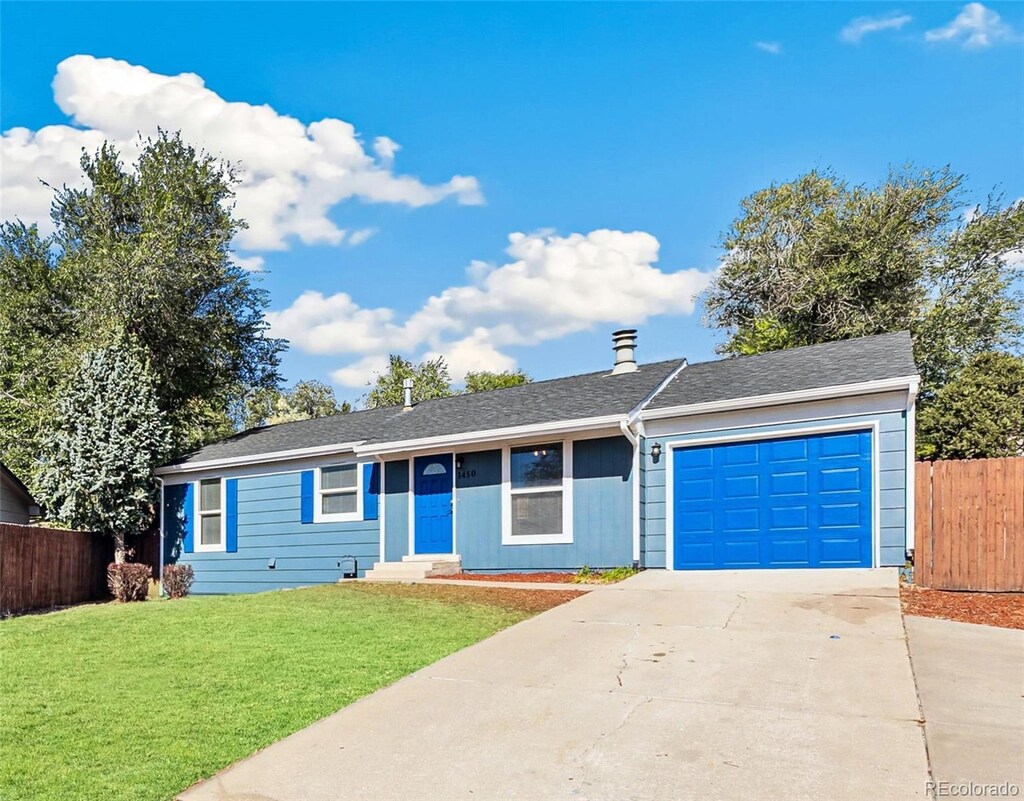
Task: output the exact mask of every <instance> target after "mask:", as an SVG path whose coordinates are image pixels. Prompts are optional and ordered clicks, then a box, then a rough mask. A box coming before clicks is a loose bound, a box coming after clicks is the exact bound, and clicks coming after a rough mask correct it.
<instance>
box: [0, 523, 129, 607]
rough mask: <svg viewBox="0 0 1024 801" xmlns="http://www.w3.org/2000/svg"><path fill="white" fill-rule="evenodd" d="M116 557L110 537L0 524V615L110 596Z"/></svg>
mask: <svg viewBox="0 0 1024 801" xmlns="http://www.w3.org/2000/svg"><path fill="white" fill-rule="evenodd" d="M112 558H113V544H112V542H111V541H110V540H109V539H108V538H106V537H101V536H98V535H94V534H89V533H87V532H83V531H65V530H62V529H51V528H43V527H41V526H22V525H18V524H15V523H0V616H2V615H8V614H16V613H19V612H27V611H29V610H32V609H46V608H50V607H53V606H66V605H70V604H76V603H82V602H84V601H93V600H96V599H97V598H103V597H106V596H107V581H106V569H107V564H108V563H109V562H110V561H111V559H112Z"/></svg>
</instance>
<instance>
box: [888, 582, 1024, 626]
mask: <svg viewBox="0 0 1024 801" xmlns="http://www.w3.org/2000/svg"><path fill="white" fill-rule="evenodd" d="M900 600H901V601H902V606H903V614H905V615H920V616H921V617H937V618H941V619H943V620H958V621H960V622H961V623H981V624H984V625H986V626H999V627H1000V628H1004V629H1024V593H1019V592H953V591H949V590H929V589H924V588H922V587H914V586H909V585H903V586H901V587H900Z"/></svg>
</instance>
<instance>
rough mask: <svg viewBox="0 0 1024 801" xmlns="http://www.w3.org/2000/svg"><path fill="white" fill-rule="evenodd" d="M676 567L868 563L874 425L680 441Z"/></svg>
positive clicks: (676, 479)
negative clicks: (718, 441)
mask: <svg viewBox="0 0 1024 801" xmlns="http://www.w3.org/2000/svg"><path fill="white" fill-rule="evenodd" d="M673 472H674V476H673V480H674V482H675V483H674V485H673V493H674V498H673V504H674V506H675V509H674V510H673V515H674V517H673V523H674V526H673V527H674V543H673V545H674V553H673V562H674V565H675V568H676V569H677V570H707V569H716V568H718V569H721V568H728V569H735V568H757V567H762V568H763V567H871V561H872V560H871V432H870V431H852V432H851V431H844V432H840V433H834V434H819V435H814V436H805V437H787V438H785V439H769V440H760V441H757V442H735V443H728V444H722V445H707V446H703V447H695V448H679V449H677V450H676V451H675V452H674V454H673Z"/></svg>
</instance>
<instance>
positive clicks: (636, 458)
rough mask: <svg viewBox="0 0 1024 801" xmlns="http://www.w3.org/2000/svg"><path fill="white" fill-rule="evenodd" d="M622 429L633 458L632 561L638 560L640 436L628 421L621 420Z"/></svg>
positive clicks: (631, 473) (631, 469) (631, 470)
mask: <svg viewBox="0 0 1024 801" xmlns="http://www.w3.org/2000/svg"><path fill="white" fill-rule="evenodd" d="M619 426H620V428H621V429H622V435H623V436H624V437H625V438H626V439H627V440H629V444H630V445H632V446H633V458H632V467H631V468H630V475H631V477H632V482H631V486H630V492H631V501H630V503H632V505H633V506H632V512H633V514H632V515H631V517H632V525H633V561H634V562H639V561H640V526H641V522H640V437H639V436H638V435H637V434H635V433H634V432H633V429H632V428H630V426H629V423H628V422H627V421H625V420H623V421H622V422H621V423H620V424H619Z"/></svg>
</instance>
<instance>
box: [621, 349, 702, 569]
mask: <svg viewBox="0 0 1024 801" xmlns="http://www.w3.org/2000/svg"><path fill="white" fill-rule="evenodd" d="M685 369H686V359H683V360H682V361H681V362H679V366H678V367H676V368H675V369H674V370H672V371H671V372H670V373H669V374H668V375H667V376H665V378H664V379H663V380H662V381H661V383H659V384H658V386H656V387H655V388H654V389H653V390H651V392H650V393H649V394H648V395H647V397H646V398H644V399H643V400H642V401H640V403H638V404H637V405H636V406H635V407H634V408H633V410H632V411H630V413H629V414H628V415H626V418H625V419H624V420H621V421H620V422H619V428H620V429H621V430H622V434H623V436H624V437H625V438H626V439H627V440H629V442H630V444H632V446H633V468H632V469H633V565H634V567H639V566H640V560H641V558H642V554H641V552H640V551H641V549H640V530H641V526H642V521H641V520H640V459H641V458H642V456H643V454H642V453H641V452H640V450H641V446H640V443H641V442H642V441H643V440H644V439H645V438H646V436H647V433H646V432H645V431H644V422H643V420H641V419H640V414H641V413H642V412H643V410H644V409H645V408H647V404H649V403H650V402H651V401H652V400H654V398H655V397H656V396H657V395H658V393H659V392H661V391H662V390H663V389H664V388H665V387H667V386H668V385H669V383H671V382H672V380H673V379H675V377H676V376H677V375H679V374H680V373H681V372H682V371H683V370H685Z"/></svg>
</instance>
